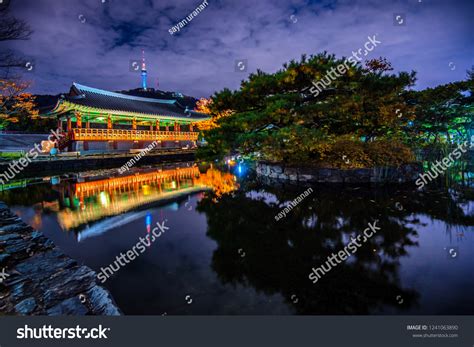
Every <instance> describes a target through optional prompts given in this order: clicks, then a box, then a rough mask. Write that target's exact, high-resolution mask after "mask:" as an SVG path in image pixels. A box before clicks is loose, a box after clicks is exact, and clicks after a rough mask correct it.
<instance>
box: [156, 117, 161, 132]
mask: <svg viewBox="0 0 474 347" xmlns="http://www.w3.org/2000/svg"><path fill="white" fill-rule="evenodd" d="M155 128H156V131H160V121H159V120H158V119H157V120H156V121H155Z"/></svg>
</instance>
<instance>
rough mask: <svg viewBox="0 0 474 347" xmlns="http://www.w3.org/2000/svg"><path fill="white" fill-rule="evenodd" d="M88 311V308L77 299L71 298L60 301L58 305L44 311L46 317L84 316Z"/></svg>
mask: <svg viewBox="0 0 474 347" xmlns="http://www.w3.org/2000/svg"><path fill="white" fill-rule="evenodd" d="M88 311H89V310H88V308H87V307H86V306H84V305H83V304H82V302H81V300H80V299H79V297H72V298H69V299H66V300H64V301H61V302H60V303H59V304H57V305H55V306H53V307H51V308H50V309H48V310H47V311H46V314H47V315H48V316H64V315H74V316H85V315H86V314H87V313H88Z"/></svg>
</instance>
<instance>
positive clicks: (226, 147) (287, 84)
mask: <svg viewBox="0 0 474 347" xmlns="http://www.w3.org/2000/svg"><path fill="white" fill-rule="evenodd" d="M377 62H378V60H373V61H371V63H370V64H368V65H367V67H363V66H361V65H360V64H357V65H354V66H353V65H350V64H348V63H347V62H346V59H345V58H341V59H337V58H336V57H335V56H334V55H330V54H328V53H326V52H324V53H321V54H318V55H315V56H310V57H309V58H308V57H306V56H302V57H301V60H300V61H298V62H297V61H290V62H289V63H288V64H285V65H284V66H283V69H281V70H279V71H277V72H276V73H274V74H267V73H264V72H262V71H260V70H258V71H257V72H256V73H254V74H251V75H250V76H249V78H248V80H246V81H243V82H242V84H241V88H240V90H237V91H230V90H229V89H224V90H223V91H221V92H217V93H216V94H214V96H213V97H212V108H213V112H215V113H218V112H224V111H229V110H230V111H231V112H232V115H231V116H229V117H225V118H223V119H220V120H219V121H218V125H219V126H218V127H217V128H215V129H212V130H210V131H207V132H205V133H204V137H205V138H206V140H207V141H208V143H209V145H208V146H207V147H206V148H204V149H201V150H200V152H199V156H201V157H206V158H209V157H213V158H218V157H220V156H222V155H226V154H229V153H232V152H240V153H243V154H248V153H252V152H257V153H259V154H261V156H262V157H263V158H266V159H269V160H275V161H283V162H287V163H301V162H305V163H312V164H315V165H327V166H338V165H341V164H340V163H341V157H338V156H339V154H340V153H342V152H343V149H344V148H343V147H344V146H345V145H348V146H352V147H353V149H354V150H355V149H356V148H360V151H359V152H358V154H357V155H356V153H353V154H354V155H355V156H356V158H355V159H354V162H353V164H352V165H353V166H354V167H362V166H370V165H373V163H378V162H386V163H387V165H396V164H398V163H399V161H400V159H401V158H397V157H396V156H395V155H389V156H388V157H387V158H386V159H385V161H383V160H382V159H380V158H379V156H378V155H379V154H378V152H377V151H376V150H375V149H373V150H369V149H368V148H369V147H371V146H372V147H373V145H367V146H365V145H364V144H363V141H364V142H368V143H370V142H371V141H373V140H375V139H378V140H380V139H384V140H387V141H389V140H392V141H397V142H396V143H397V147H396V149H397V150H399V149H400V148H401V146H403V144H401V142H400V140H401V139H403V136H404V133H405V128H406V126H407V124H408V122H409V121H410V120H411V119H412V116H410V115H411V114H413V111H414V107H413V106H412V105H409V104H408V103H406V102H405V98H404V95H405V94H406V90H407V88H408V87H410V86H412V85H413V84H414V82H415V73H414V72H411V73H407V72H401V73H398V74H388V73H387V71H388V70H390V66H389V64H388V63H387V62H386V61H385V60H380V63H377ZM344 63H346V64H345V65H346V67H348V70H347V72H345V73H344V74H339V75H336V77H337V78H335V79H333V80H331V82H330V84H329V86H327V87H326V88H325V89H324V90H321V91H320V92H316V91H315V88H314V87H313V84H312V82H313V81H314V82H317V81H320V80H321V79H323V78H325V77H326V76H328V74H329V73H331V71H333V72H334V71H336V68H337V67H338V66H342V65H344ZM333 76H334V73H333ZM399 114H403V115H404V117H399ZM269 125H271V127H273V129H271V130H266V128H267V127H268V126H269ZM389 149H390V148H389V147H384V151H388V150H389ZM393 149H394V150H395V148H393ZM349 150H350V149H346V151H349ZM403 152H404V153H407V152H409V149H408V148H406V147H403ZM410 154H411V153H410ZM359 155H360V158H359ZM370 155H374V156H376V158H375V159H372V158H370ZM367 156H369V157H368V158H367ZM412 157H413V156H412V155H408V156H407V157H406V159H407V160H411V158H412ZM392 159H393V162H392V161H391V160H392ZM342 165H346V164H345V163H344V162H342Z"/></svg>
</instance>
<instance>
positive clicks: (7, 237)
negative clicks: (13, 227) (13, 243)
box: [0, 233, 21, 242]
mask: <svg viewBox="0 0 474 347" xmlns="http://www.w3.org/2000/svg"><path fill="white" fill-rule="evenodd" d="M13 239H21V236H20V235H19V234H16V233H13V234H5V235H0V242H3V241H8V240H13Z"/></svg>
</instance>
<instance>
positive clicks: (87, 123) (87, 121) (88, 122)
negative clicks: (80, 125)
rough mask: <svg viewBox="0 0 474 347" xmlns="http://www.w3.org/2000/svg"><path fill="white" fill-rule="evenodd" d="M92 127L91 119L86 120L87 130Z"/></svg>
mask: <svg viewBox="0 0 474 347" xmlns="http://www.w3.org/2000/svg"><path fill="white" fill-rule="evenodd" d="M90 127H91V122H90V120H89V117H87V118H86V129H89V128H90Z"/></svg>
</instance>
